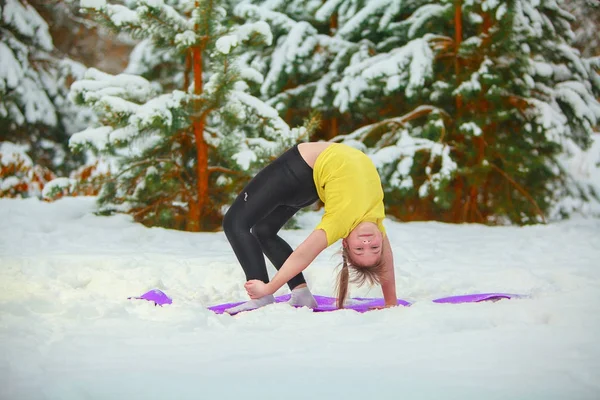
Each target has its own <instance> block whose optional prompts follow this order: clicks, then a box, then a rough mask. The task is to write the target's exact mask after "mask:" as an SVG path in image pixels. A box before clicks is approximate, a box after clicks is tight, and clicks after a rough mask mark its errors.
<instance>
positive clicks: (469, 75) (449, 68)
mask: <svg viewBox="0 0 600 400" xmlns="http://www.w3.org/2000/svg"><path fill="white" fill-rule="evenodd" d="M236 13H237V14H238V15H239V16H240V17H243V18H247V19H250V20H260V19H264V20H267V21H268V22H269V23H270V24H272V26H274V28H273V32H274V37H275V39H274V41H275V43H276V46H275V47H274V48H273V49H270V48H268V49H266V50H267V51H266V52H262V53H255V54H254V55H253V56H252V57H247V62H248V63H249V64H250V65H257V66H262V70H261V72H263V73H264V74H265V76H266V78H265V82H264V83H263V85H262V87H261V94H262V95H263V96H264V98H268V102H269V103H270V104H274V105H276V106H277V108H278V110H279V111H280V112H281V113H283V114H284V115H287V113H289V112H290V111H297V110H299V111H300V112H299V113H295V114H300V115H302V112H304V111H305V110H308V109H311V108H316V109H318V110H320V111H321V112H323V114H324V115H329V116H334V117H335V118H338V119H339V120H340V121H343V125H341V124H340V125H341V126H342V129H341V130H340V133H348V134H346V135H342V136H338V137H336V138H334V140H336V141H344V142H346V143H349V144H351V145H353V146H356V147H359V148H361V149H363V150H364V151H366V152H367V153H369V154H370V155H371V156H372V158H373V160H374V161H375V163H376V165H377V166H378V168H379V170H380V173H381V175H382V178H383V181H384V188H385V191H386V202H387V208H388V212H389V213H391V214H393V215H396V216H398V217H400V218H402V219H404V220H413V219H439V220H443V221H452V222H484V223H500V222H505V221H512V222H515V223H521V224H524V223H533V222H540V221H544V220H545V218H546V216H547V215H548V214H549V213H550V212H551V210H552V208H553V207H554V206H555V205H556V202H557V201H558V200H559V199H560V198H561V197H563V196H565V195H567V194H570V195H576V196H579V197H581V196H585V195H586V191H585V190H584V189H583V188H579V187H576V185H573V182H571V183H569V182H568V181H569V177H568V176H567V174H566V172H565V171H564V168H563V166H562V164H561V156H562V154H564V153H565V152H566V151H567V149H569V148H570V147H571V146H578V147H581V148H585V147H586V146H587V145H588V144H589V142H590V135H591V134H592V129H593V126H595V125H596V124H597V123H598V120H600V113H599V111H600V108H599V103H598V101H597V100H596V98H595V97H597V96H598V94H599V93H600V91H599V90H600V85H599V80H598V73H597V72H596V71H595V70H594V68H597V63H598V61H597V60H595V59H582V58H581V57H580V55H579V54H578V52H577V51H576V50H575V49H574V48H573V47H572V46H571V41H572V38H573V33H572V31H571V28H570V23H571V22H572V18H571V16H570V15H569V14H568V13H566V12H565V11H564V10H562V9H561V8H560V7H559V6H558V4H557V3H556V2H555V1H554V0H545V1H528V0H511V1H504V2H498V1H490V0H485V1H475V0H464V1H460V0H443V1H424V0H412V1H402V2H398V1H394V0H373V1H364V0H329V1H326V2H324V4H322V5H321V6H320V7H318V8H316V11H315V14H314V15H315V16H314V21H316V22H315V23H313V24H309V23H308V22H307V21H302V20H296V19H295V15H294V14H292V15H288V14H289V9H288V8H285V7H284V6H283V5H282V3H281V2H261V1H246V2H244V3H243V4H241V5H239V6H238V7H237V8H236ZM286 13H288V14H286ZM340 125H338V126H340ZM565 191H567V192H568V193H565Z"/></svg>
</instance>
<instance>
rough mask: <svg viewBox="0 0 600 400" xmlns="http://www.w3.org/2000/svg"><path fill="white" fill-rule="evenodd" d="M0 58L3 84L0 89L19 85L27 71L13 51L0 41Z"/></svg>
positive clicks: (1, 83)
mask: <svg viewBox="0 0 600 400" xmlns="http://www.w3.org/2000/svg"><path fill="white" fill-rule="evenodd" d="M0 59H1V60H2V62H1V63H0V85H2V86H1V87H0V90H1V89H4V88H9V89H12V88H15V87H17V85H18V84H19V82H20V81H21V79H23V76H24V75H25V73H24V72H23V69H22V68H21V63H20V62H18V61H17V59H16V57H15V54H14V53H13V51H12V50H11V49H10V47H8V46H7V45H6V44H4V43H2V42H0Z"/></svg>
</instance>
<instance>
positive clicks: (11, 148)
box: [0, 141, 33, 167]
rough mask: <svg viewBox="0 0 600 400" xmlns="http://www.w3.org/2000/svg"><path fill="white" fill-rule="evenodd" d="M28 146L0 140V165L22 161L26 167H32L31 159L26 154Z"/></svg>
mask: <svg viewBox="0 0 600 400" xmlns="http://www.w3.org/2000/svg"><path fill="white" fill-rule="evenodd" d="M28 150H29V146H27V145H24V144H17V143H13V142H8V141H3V142H0V166H9V165H11V164H18V163H23V165H24V166H26V167H32V166H33V161H32V160H31V158H30V157H29V156H28V155H27V151H28Z"/></svg>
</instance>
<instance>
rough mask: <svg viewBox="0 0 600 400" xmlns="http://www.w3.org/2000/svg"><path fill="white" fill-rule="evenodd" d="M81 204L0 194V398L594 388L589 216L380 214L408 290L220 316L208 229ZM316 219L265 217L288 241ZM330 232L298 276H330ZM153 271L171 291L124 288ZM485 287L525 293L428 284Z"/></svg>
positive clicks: (597, 358) (221, 284)
mask: <svg viewBox="0 0 600 400" xmlns="http://www.w3.org/2000/svg"><path fill="white" fill-rule="evenodd" d="M93 209H94V199H92V198H76V199H70V198H66V199H63V200H60V201H58V202H55V203H44V202H39V201H37V200H35V199H29V200H8V199H2V200H0V399H2V400H5V399H10V400H28V399H36V400H37V399H52V400H71V399H73V400H75V399H77V400H79V399H98V400H107V399H127V400H137V399H140V400H150V399H157V400H158V399H161V400H164V399H261V400H262V399H286V400H288V399H307V398H311V399H361V400H362V399H436V400H437V399H461V400H466V399H482V398H484V399H486V400H492V399H525V400H535V399H543V400H550V399H557V400H559V399H560V400H565V399H568V400H576V399H599V398H600V220H598V219H582V218H576V219H573V220H571V221H567V222H560V223H554V224H550V225H545V226H532V227H524V228H519V227H485V226H480V225H459V226H457V225H446V224H440V223H409V224H402V223H395V222H391V221H387V222H386V226H387V228H388V231H389V235H390V238H391V240H392V244H393V250H394V253H395V260H396V274H397V277H398V278H397V287H398V294H399V296H400V297H402V298H404V299H407V300H411V301H414V302H415V304H414V305H413V306H411V307H408V308H393V309H386V310H380V311H372V312H369V313H365V314H359V313H356V312H354V311H350V310H342V311H338V312H333V313H312V312H311V311H310V310H308V309H294V308H291V307H289V306H287V305H285V304H276V305H271V306H267V307H265V308H264V309H260V310H257V311H253V312H250V313H244V314H240V315H238V316H235V317H231V316H228V315H215V314H213V313H212V312H210V311H208V310H206V307H207V306H209V305H214V304H217V303H221V302H227V301H233V300H243V299H244V298H245V294H244V290H243V286H242V284H243V274H242V271H241V268H240V267H239V266H238V264H237V261H236V259H235V256H234V255H233V253H232V251H231V250H230V247H229V245H228V243H227V241H226V239H225V237H224V235H223V234H222V233H184V232H177V231H168V230H164V229H158V228H153V229H149V228H145V227H143V226H141V225H139V224H135V223H133V222H132V221H131V219H130V218H129V217H127V216H122V215H121V216H115V217H98V216H94V215H93V213H92V210H93ZM318 219H319V214H317V213H311V214H306V215H304V216H302V217H301V219H300V223H301V225H302V226H303V227H304V228H305V229H303V230H299V231H285V232H283V233H282V235H283V236H284V237H285V238H286V239H288V240H289V242H290V244H292V246H295V245H297V244H299V243H300V242H301V240H302V239H303V238H304V237H305V236H306V235H307V234H308V232H309V231H310V229H311V228H312V227H313V226H315V225H316V222H317V221H318ZM337 250H338V246H333V247H332V248H330V249H328V250H327V251H326V253H324V254H322V256H320V257H319V258H318V259H317V261H316V262H315V263H314V265H312V266H310V267H309V268H308V270H307V272H306V276H307V279H308V281H309V284H310V285H311V288H312V290H313V292H314V293H316V294H323V295H332V294H333V283H334V278H335V275H336V269H335V266H336V265H337V263H338V261H339V256H338V255H337V254H336V251H337ZM269 268H270V270H271V271H273V269H272V267H269ZM152 288H159V289H162V290H164V291H165V292H166V293H167V294H168V295H170V296H171V297H172V298H173V299H174V302H173V304H172V305H169V306H165V307H162V308H161V307H154V306H153V305H152V304H150V303H148V302H145V301H142V300H133V301H132V300H127V297H128V296H133V295H140V294H142V293H144V292H145V291H147V290H149V289H152ZM495 291H501V292H511V293H522V294H528V295H531V298H528V299H521V300H502V301H499V302H496V303H478V304H459V305H445V304H434V303H432V302H431V301H430V300H431V299H433V298H436V297H442V296H449V295H457V294H466V293H477V292H495ZM285 292H286V289H282V290H281V292H279V293H278V294H282V293H285ZM380 294H381V292H380V290H379V289H378V288H372V289H368V288H361V289H353V290H352V295H355V296H356V295H363V296H379V295H380Z"/></svg>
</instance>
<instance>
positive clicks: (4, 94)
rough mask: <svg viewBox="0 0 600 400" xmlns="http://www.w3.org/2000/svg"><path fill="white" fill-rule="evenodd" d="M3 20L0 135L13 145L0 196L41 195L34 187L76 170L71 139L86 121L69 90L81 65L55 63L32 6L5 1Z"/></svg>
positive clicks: (45, 32) (43, 27)
mask: <svg viewBox="0 0 600 400" xmlns="http://www.w3.org/2000/svg"><path fill="white" fill-rule="evenodd" d="M0 16H1V18H0V60H2V61H1V63H0V132H2V140H3V141H5V142H6V143H12V144H13V145H7V146H5V147H4V148H5V150H6V151H7V152H8V153H3V156H4V158H5V161H3V162H2V170H1V171H0V178H1V179H3V181H4V182H3V184H2V190H1V191H0V195H1V196H4V195H6V196H36V195H38V196H39V195H40V194H41V191H40V190H38V189H34V188H39V187H42V186H43V184H44V183H45V181H46V180H47V179H51V178H52V177H53V176H54V172H59V173H67V172H68V171H70V170H71V169H72V168H74V167H75V166H76V165H77V160H76V157H73V156H72V155H71V154H70V153H69V152H68V149H67V142H68V137H69V135H70V134H71V133H73V132H74V131H76V130H78V129H80V128H81V126H82V124H85V123H87V117H86V115H84V114H81V113H80V110H78V109H77V108H75V107H73V105H72V104H71V103H70V102H68V101H67V95H68V89H67V87H66V85H67V80H68V79H69V78H70V76H72V75H75V74H77V73H78V71H80V66H79V65H78V64H77V63H74V62H71V61H70V60H59V59H57V58H56V51H55V48H54V45H53V42H52V38H51V36H50V34H49V32H48V25H47V23H46V22H45V21H44V19H43V18H42V17H40V15H39V14H38V12H37V11H36V10H35V9H34V8H33V7H32V6H31V5H30V4H29V3H28V2H27V1H25V0H2V1H0ZM7 149H13V150H14V149H19V150H18V151H13V150H10V151H9V150H7ZM0 157H2V155H0ZM8 159H11V160H13V161H14V162H10V163H9V162H7V161H6V160H8ZM34 181H35V182H34ZM7 182H8V183H7ZM10 182H12V183H10ZM9 183H10V184H9ZM17 188H20V189H17Z"/></svg>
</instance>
